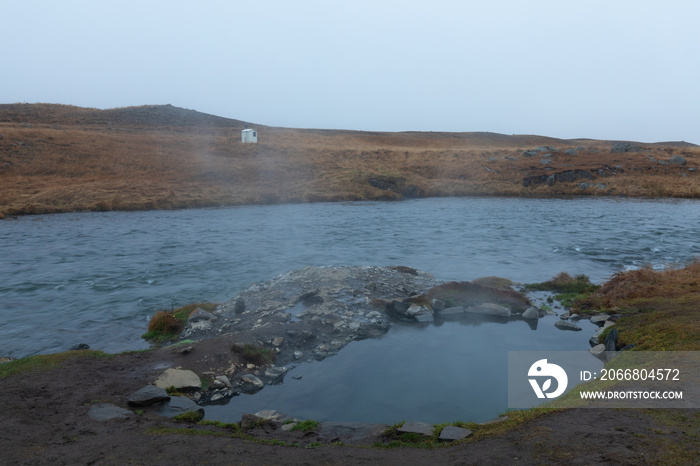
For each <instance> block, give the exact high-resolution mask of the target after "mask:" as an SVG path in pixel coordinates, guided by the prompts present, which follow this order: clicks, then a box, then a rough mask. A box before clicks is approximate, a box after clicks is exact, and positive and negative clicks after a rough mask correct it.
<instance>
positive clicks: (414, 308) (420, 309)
mask: <svg viewBox="0 0 700 466" xmlns="http://www.w3.org/2000/svg"><path fill="white" fill-rule="evenodd" d="M427 310H428V309H427V308H426V307H425V306H420V305H418V304H411V305H410V306H409V307H408V309H407V310H406V315H407V316H410V317H415V316H416V315H418V314H425V312H426V311H427Z"/></svg>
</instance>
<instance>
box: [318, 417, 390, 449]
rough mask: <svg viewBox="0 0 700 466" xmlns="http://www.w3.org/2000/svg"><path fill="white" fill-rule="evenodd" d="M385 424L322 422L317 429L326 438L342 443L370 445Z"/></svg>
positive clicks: (383, 429) (377, 437) (384, 429)
mask: <svg viewBox="0 0 700 466" xmlns="http://www.w3.org/2000/svg"><path fill="white" fill-rule="evenodd" d="M388 427H389V426H388V425H387V424H366V423H362V422H322V423H321V424H320V425H319V431H321V432H323V433H324V435H325V436H326V438H328V439H329V440H333V441H339V442H342V443H344V444H357V445H371V444H373V443H375V442H377V440H378V439H379V437H381V435H382V433H383V432H384V431H386V429H387V428H388Z"/></svg>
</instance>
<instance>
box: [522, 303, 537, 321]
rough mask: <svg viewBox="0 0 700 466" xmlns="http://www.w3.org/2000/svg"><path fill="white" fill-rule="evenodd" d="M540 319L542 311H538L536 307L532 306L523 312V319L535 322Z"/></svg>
mask: <svg viewBox="0 0 700 466" xmlns="http://www.w3.org/2000/svg"><path fill="white" fill-rule="evenodd" d="M539 318H540V311H538V310H537V308H536V307H535V306H530V307H528V308H527V310H526V311H525V312H523V319H526V320H535V319H539Z"/></svg>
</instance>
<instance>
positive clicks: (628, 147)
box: [610, 142, 642, 154]
mask: <svg viewBox="0 0 700 466" xmlns="http://www.w3.org/2000/svg"><path fill="white" fill-rule="evenodd" d="M641 150H642V148H641V147H638V146H635V145H634V144H631V143H629V142H618V143H616V144H615V145H614V146H612V149H610V152H612V153H613V154H622V153H625V152H639V151H641Z"/></svg>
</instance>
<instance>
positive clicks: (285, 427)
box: [282, 422, 299, 432]
mask: <svg viewBox="0 0 700 466" xmlns="http://www.w3.org/2000/svg"><path fill="white" fill-rule="evenodd" d="M297 424H299V423H298V422H289V423H287V424H283V425H282V430H283V431H285V432H289V431H290V430H292V429H293V428H294V426H296V425H297Z"/></svg>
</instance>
